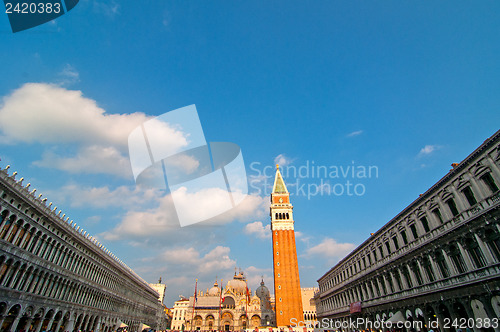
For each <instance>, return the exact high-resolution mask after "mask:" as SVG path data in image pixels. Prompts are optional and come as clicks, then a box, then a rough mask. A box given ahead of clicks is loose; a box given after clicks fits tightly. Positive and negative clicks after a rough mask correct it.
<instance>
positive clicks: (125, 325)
mask: <svg viewBox="0 0 500 332" xmlns="http://www.w3.org/2000/svg"><path fill="white" fill-rule="evenodd" d="M118 327H128V325H127V324H125V323H124V322H122V321H120V326H118Z"/></svg>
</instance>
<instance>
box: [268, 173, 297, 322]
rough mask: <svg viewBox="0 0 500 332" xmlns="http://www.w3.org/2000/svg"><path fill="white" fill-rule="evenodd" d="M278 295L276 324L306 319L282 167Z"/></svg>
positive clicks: (274, 209)
mask: <svg viewBox="0 0 500 332" xmlns="http://www.w3.org/2000/svg"><path fill="white" fill-rule="evenodd" d="M270 214H271V231H272V240H273V273H274V294H275V299H276V325H277V326H278V327H286V326H291V325H293V322H294V321H301V320H302V318H303V309H302V298H301V291H300V277H299V264H298V261H297V248H296V246H295V230H294V223H295V221H294V220H293V206H292V204H291V203H290V194H289V192H288V190H287V188H286V185H285V182H284V181H283V177H282V176H281V172H280V169H279V166H278V165H276V176H275V179H274V185H273V191H272V193H271V208H270Z"/></svg>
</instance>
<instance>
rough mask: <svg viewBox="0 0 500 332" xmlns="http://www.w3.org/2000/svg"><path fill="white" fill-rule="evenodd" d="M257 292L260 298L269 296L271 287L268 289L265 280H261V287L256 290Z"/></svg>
mask: <svg viewBox="0 0 500 332" xmlns="http://www.w3.org/2000/svg"><path fill="white" fill-rule="evenodd" d="M255 294H256V295H257V297H258V298H260V299H262V298H269V296H270V294H269V289H267V287H266V285H264V280H262V281H261V282H260V286H259V288H257V290H256V291H255Z"/></svg>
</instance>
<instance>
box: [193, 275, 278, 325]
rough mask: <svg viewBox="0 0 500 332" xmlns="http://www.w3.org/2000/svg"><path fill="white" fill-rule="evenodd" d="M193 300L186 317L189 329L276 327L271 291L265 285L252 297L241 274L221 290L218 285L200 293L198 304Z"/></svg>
mask: <svg viewBox="0 0 500 332" xmlns="http://www.w3.org/2000/svg"><path fill="white" fill-rule="evenodd" d="M221 291H222V294H221ZM194 301H195V297H194V296H191V297H190V298H189V305H188V308H187V312H186V316H185V327H186V329H187V330H201V331H213V330H220V331H239V330H245V329H250V328H251V329H255V328H259V327H272V326H275V318H274V312H273V310H272V307H271V303H270V297H269V290H268V289H267V287H266V286H265V285H264V283H263V282H262V283H261V286H260V287H259V288H258V289H257V291H256V294H255V295H252V291H251V290H250V289H249V288H248V287H247V283H246V280H245V277H244V276H243V273H241V272H240V273H239V274H235V276H234V278H233V279H232V280H230V281H229V282H228V283H227V285H226V287H225V288H224V289H222V290H221V289H220V288H219V285H218V284H217V283H215V284H214V285H213V287H212V288H211V289H209V290H208V291H207V292H201V291H199V292H198V293H197V296H196V304H194Z"/></svg>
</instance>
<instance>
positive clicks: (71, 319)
mask: <svg viewBox="0 0 500 332" xmlns="http://www.w3.org/2000/svg"><path fill="white" fill-rule="evenodd" d="M74 326H75V317H74V315H72V314H70V315H69V320H68V324H67V325H66V327H65V328H64V329H65V331H69V332H72V331H73V329H74Z"/></svg>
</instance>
